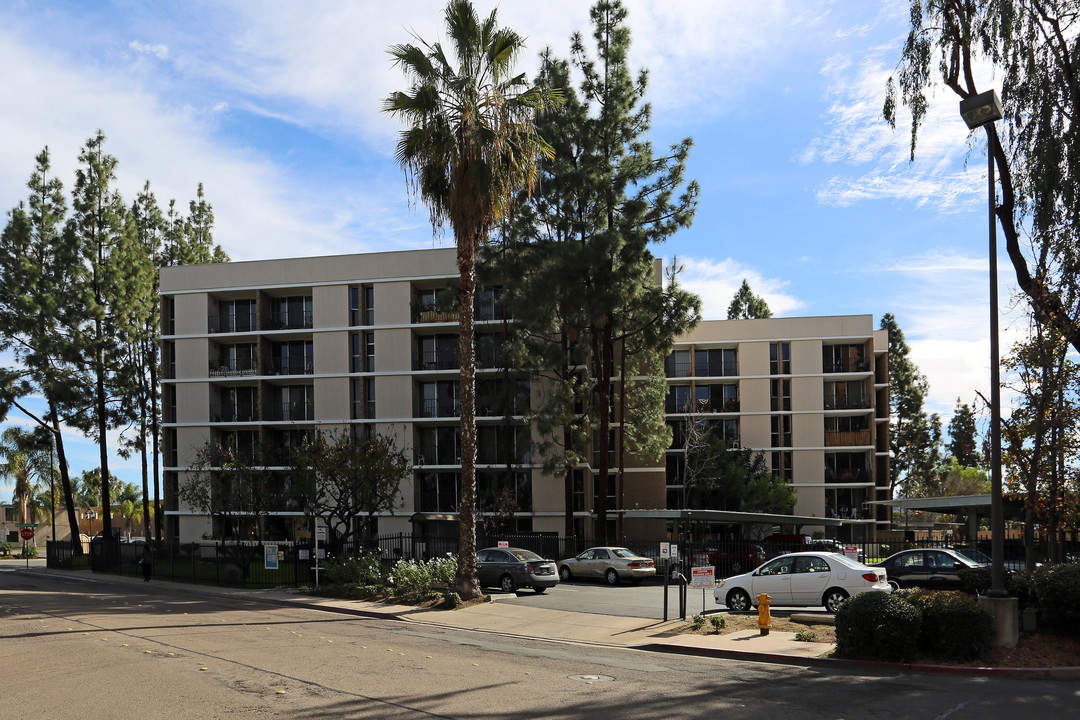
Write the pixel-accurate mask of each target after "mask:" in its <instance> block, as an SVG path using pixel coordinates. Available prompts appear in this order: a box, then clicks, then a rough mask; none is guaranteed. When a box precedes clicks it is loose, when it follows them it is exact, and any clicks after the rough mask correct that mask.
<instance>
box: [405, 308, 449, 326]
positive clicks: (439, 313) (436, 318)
mask: <svg viewBox="0 0 1080 720" xmlns="http://www.w3.org/2000/svg"><path fill="white" fill-rule="evenodd" d="M457 321H458V312H457V310H453V311H443V310H424V309H421V310H419V311H417V312H416V313H414V314H413V322H414V323H456V322H457Z"/></svg>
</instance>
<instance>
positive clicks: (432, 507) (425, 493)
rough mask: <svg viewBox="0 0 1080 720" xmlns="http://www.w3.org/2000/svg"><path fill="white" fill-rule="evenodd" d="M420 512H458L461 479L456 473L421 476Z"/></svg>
mask: <svg viewBox="0 0 1080 720" xmlns="http://www.w3.org/2000/svg"><path fill="white" fill-rule="evenodd" d="M419 487H420V512H457V509H458V498H459V497H460V496H461V478H460V476H459V475H458V473H456V472H442V473H422V474H421V475H420V483H419Z"/></svg>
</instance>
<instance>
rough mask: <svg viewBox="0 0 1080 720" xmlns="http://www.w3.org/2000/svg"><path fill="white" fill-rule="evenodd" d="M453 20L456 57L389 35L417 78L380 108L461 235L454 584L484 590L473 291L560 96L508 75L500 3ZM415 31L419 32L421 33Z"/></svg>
mask: <svg viewBox="0 0 1080 720" xmlns="http://www.w3.org/2000/svg"><path fill="white" fill-rule="evenodd" d="M445 14H446V30H447V33H448V34H449V36H450V39H451V42H452V43H453V50H454V55H455V57H454V58H453V60H455V61H456V64H452V63H451V58H448V57H447V55H446V54H445V53H444V51H443V48H442V46H441V45H440V44H439V43H433V44H429V43H427V42H425V41H424V40H422V39H420V38H416V40H417V42H418V44H417V45H413V44H408V43H406V44H401V45H392V46H390V48H389V49H388V52H389V53H390V55H392V56H393V57H394V64H395V65H397V66H398V67H400V68H401V69H402V71H403V72H404V73H405V76H406V77H407V78H408V80H409V82H410V86H409V88H408V90H406V91H404V92H394V93H391V94H390V96H389V97H387V98H386V99H385V101H384V103H383V111H384V112H388V113H390V114H392V115H394V116H396V117H398V118H400V119H401V120H402V121H403V122H404V123H405V124H406V125H408V126H409V127H408V129H407V130H404V131H402V133H401V136H400V139H399V141H398V145H397V150H396V157H397V159H398V162H400V163H401V166H402V168H403V169H404V171H405V175H406V178H407V182H408V185H409V188H410V190H411V191H412V192H413V193H417V194H419V195H420V198H421V199H422V200H423V202H424V203H425V204H426V205H427V207H428V210H429V211H430V213H431V223H432V226H433V228H434V229H436V230H438V229H439V228H441V227H442V226H443V225H444V224H445V223H449V225H450V228H451V230H452V231H453V233H454V242H455V243H456V245H457V258H458V273H459V277H460V287H459V289H458V295H457V300H458V326H459V340H458V356H459V361H460V367H461V390H460V395H461V503H460V506H459V508H458V510H459V517H460V531H461V544H460V549H459V557H458V575H457V580H456V589H457V592H458V594H459V595H460V596H461V597H462V598H463V599H469V598H474V597H476V596H477V595H479V594H480V590H479V587H478V584H477V579H476V517H475V500H476V470H475V464H476V415H475V410H476V407H475V402H476V356H475V348H474V345H473V297H474V294H475V291H476V253H477V250H478V249H479V247H480V245H481V244H482V243H484V242H486V241H487V240H488V238H489V237H490V236H491V233H492V230H493V228H494V227H495V224H496V222H498V220H499V219H500V218H501V217H502V216H503V215H504V214H505V213H506V211H507V210H508V209H509V208H510V207H511V205H512V203H513V201H514V198H515V197H516V196H517V195H518V194H519V193H520V192H521V191H522V190H523V189H524V190H525V191H526V192H529V191H531V190H532V185H533V181H534V179H535V177H536V172H537V159H538V156H539V155H540V154H545V155H548V156H550V155H551V152H552V151H551V147H550V146H549V145H548V144H547V143H546V142H544V140H543V139H542V138H541V137H540V136H539V135H538V134H537V132H536V126H535V123H534V116H535V112H536V111H537V110H538V109H541V108H544V107H550V106H552V105H553V104H554V103H555V102H557V101H558V99H559V95H558V93H557V92H552V91H545V90H541V89H539V88H537V87H533V86H530V85H529V83H528V80H527V79H526V78H525V76H524V75H523V74H520V75H511V69H512V67H513V64H514V61H515V60H516V58H517V55H518V53H519V52H520V51H521V49H522V48H523V47H524V38H522V37H521V36H520V35H518V34H517V33H516V32H514V31H513V30H510V29H508V28H500V27H498V25H497V22H496V11H494V10H493V11H492V12H491V15H490V16H488V17H487V19H485V20H481V19H480V17H479V16H478V15H477V14H476V11H475V10H474V9H473V6H472V3H470V2H469V1H468V0H450V2H449V3H448V4H447V6H446V11H445ZM414 37H415V36H414Z"/></svg>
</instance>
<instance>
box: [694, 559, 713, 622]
mask: <svg viewBox="0 0 1080 720" xmlns="http://www.w3.org/2000/svg"><path fill="white" fill-rule="evenodd" d="M715 573H716V568H714V567H713V566H712V565H706V566H704V567H696V568H691V569H690V587H694V588H701V612H702V613H704V612H705V591H706V590H707V589H708V588H715V587H716V576H715Z"/></svg>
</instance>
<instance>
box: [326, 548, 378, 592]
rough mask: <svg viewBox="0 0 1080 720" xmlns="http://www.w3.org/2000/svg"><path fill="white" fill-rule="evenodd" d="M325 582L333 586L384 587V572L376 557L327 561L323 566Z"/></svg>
mask: <svg viewBox="0 0 1080 720" xmlns="http://www.w3.org/2000/svg"><path fill="white" fill-rule="evenodd" d="M323 573H324V577H325V579H326V582H328V583H331V584H334V585H384V584H386V572H385V571H384V569H383V563H382V560H380V559H379V556H378V555H374V554H372V555H361V556H360V557H358V558H339V559H336V560H327V561H326V562H325V563H324V564H323Z"/></svg>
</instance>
